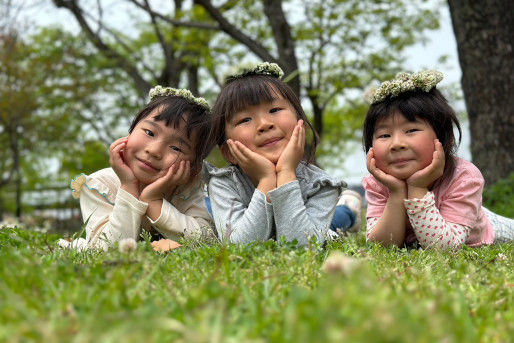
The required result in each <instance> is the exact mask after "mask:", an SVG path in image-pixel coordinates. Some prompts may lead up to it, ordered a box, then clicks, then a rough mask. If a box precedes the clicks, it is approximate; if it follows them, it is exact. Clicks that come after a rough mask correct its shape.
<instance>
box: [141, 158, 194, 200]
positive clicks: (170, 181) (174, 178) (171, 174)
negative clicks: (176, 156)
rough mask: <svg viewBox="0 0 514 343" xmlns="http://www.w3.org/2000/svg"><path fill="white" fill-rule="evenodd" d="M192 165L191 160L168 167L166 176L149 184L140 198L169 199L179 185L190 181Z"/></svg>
mask: <svg viewBox="0 0 514 343" xmlns="http://www.w3.org/2000/svg"><path fill="white" fill-rule="evenodd" d="M190 175H191V167H190V163H189V161H180V163H174V164H173V165H172V166H171V167H170V168H168V170H167V172H166V174H165V175H164V176H161V177H159V178H158V179H157V180H155V181H154V182H152V183H151V184H149V185H147V186H146V187H145V188H144V189H143V191H142V192H141V196H140V200H141V201H144V202H148V203H150V202H152V201H156V200H159V201H160V200H162V199H168V198H169V197H171V196H172V195H173V193H174V192H175V190H176V189H177V187H178V186H180V185H183V184H185V183H187V182H188V181H189V178H190Z"/></svg>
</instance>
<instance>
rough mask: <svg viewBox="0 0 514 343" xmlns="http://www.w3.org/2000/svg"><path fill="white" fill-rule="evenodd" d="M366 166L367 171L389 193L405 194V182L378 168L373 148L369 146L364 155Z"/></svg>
mask: <svg viewBox="0 0 514 343" xmlns="http://www.w3.org/2000/svg"><path fill="white" fill-rule="evenodd" d="M366 166H367V167H368V171H369V172H370V173H371V175H373V176H374V177H375V179H377V180H378V181H380V183H382V184H383V185H384V186H386V187H387V188H388V189H389V191H390V192H391V193H397V194H398V193H402V194H405V192H406V190H407V184H406V183H405V181H403V180H400V179H397V178H396V177H394V176H392V175H389V174H386V173H385V172H384V171H382V170H381V169H380V168H378V167H377V164H376V161H375V156H374V152H373V148H370V149H369V151H368V154H367V156H366Z"/></svg>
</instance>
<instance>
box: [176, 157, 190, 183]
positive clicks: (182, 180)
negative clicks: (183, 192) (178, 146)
mask: <svg viewBox="0 0 514 343" xmlns="http://www.w3.org/2000/svg"><path fill="white" fill-rule="evenodd" d="M182 170H183V171H182V175H181V176H180V179H179V180H178V182H179V183H180V184H181V185H183V184H185V183H186V182H187V181H188V180H189V177H190V175H191V162H189V161H185V162H184V168H182Z"/></svg>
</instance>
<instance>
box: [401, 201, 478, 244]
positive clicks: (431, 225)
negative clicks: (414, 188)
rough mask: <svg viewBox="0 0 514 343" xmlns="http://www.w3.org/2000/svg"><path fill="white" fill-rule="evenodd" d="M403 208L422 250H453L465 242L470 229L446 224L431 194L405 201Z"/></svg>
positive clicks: (449, 223) (459, 225)
mask: <svg viewBox="0 0 514 343" xmlns="http://www.w3.org/2000/svg"><path fill="white" fill-rule="evenodd" d="M405 207H406V208H407V214H408V216H409V221H410V223H411V225H412V229H413V230H414V233H415V235H416V238H417V240H418V242H419V244H420V245H421V246H422V247H423V248H440V249H453V248H457V247H459V246H461V245H462V244H464V243H465V242H466V239H467V238H468V235H469V233H470V231H471V228H470V227H468V226H464V225H461V224H456V223H451V222H447V221H446V220H445V219H444V218H443V216H442V215H441V213H440V212H439V209H438V208H437V207H436V206H435V198H434V194H433V193H432V192H428V193H426V195H425V196H424V197H423V198H422V199H407V200H405Z"/></svg>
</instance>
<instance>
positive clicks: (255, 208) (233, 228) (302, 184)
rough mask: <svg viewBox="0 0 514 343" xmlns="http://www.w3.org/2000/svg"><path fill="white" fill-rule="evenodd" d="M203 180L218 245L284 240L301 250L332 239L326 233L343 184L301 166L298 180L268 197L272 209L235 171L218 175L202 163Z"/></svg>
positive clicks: (219, 171)
mask: <svg viewBox="0 0 514 343" xmlns="http://www.w3.org/2000/svg"><path fill="white" fill-rule="evenodd" d="M203 175H204V181H205V182H206V183H207V184H208V187H207V189H208V193H209V197H210V200H211V206H212V212H213V217H214V223H215V225H216V231H217V233H218V236H219V237H220V238H221V239H222V240H225V239H229V240H230V242H232V243H249V242H253V241H265V240H268V239H270V238H275V239H276V238H280V237H285V239H286V241H293V240H295V239H296V240H297V241H298V244H300V245H305V244H307V243H308V241H309V239H310V237H313V236H314V237H316V239H317V241H318V242H324V241H325V240H326V239H327V238H329V237H333V236H334V235H335V233H334V232H333V231H331V230H330V229H329V227H330V223H331V221H332V217H333V216H334V211H335V207H336V204H337V200H338V199H339V196H340V195H341V192H342V189H343V188H344V187H346V183H345V182H344V181H342V180H335V179H333V178H332V177H331V176H329V175H328V174H326V173H325V172H324V171H323V170H321V169H320V168H318V167H316V166H314V165H312V164H306V163H304V162H300V164H299V165H298V168H297V169H296V178H297V180H295V181H292V182H289V183H286V184H284V185H282V186H280V187H278V188H275V189H273V190H271V191H269V192H268V195H269V198H270V200H271V203H269V202H267V200H266V195H265V194H264V193H262V192H261V191H260V190H258V189H256V188H255V186H254V185H253V183H252V181H251V180H250V178H249V177H248V176H246V174H244V172H243V171H242V170H241V169H240V168H239V167H238V166H234V165H231V166H228V167H225V168H220V169H218V168H216V167H213V166H212V165H210V164H209V163H207V162H205V163H204V170H203Z"/></svg>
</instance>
